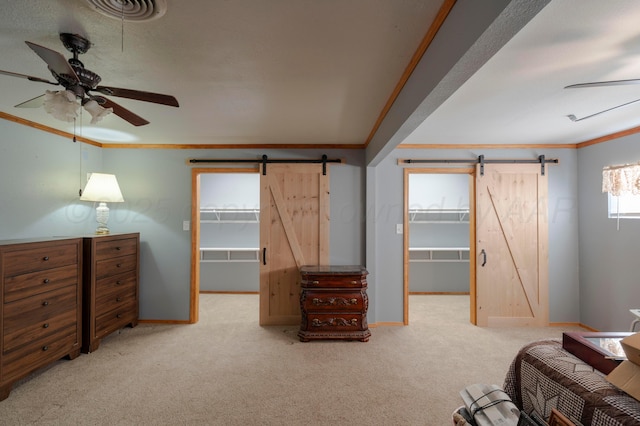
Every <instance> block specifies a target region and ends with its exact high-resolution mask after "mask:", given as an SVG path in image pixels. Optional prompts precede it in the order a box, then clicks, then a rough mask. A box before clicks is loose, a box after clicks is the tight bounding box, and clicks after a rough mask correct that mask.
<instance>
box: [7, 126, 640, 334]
mask: <svg viewBox="0 0 640 426" xmlns="http://www.w3.org/2000/svg"><path fill="white" fill-rule="evenodd" d="M0 132H1V133H2V135H3V137H2V140H0V173H1V177H2V179H0V239H14V238H23V237H45V236H52V235H82V234H86V233H91V232H92V231H93V230H94V229H95V222H94V209H93V205H92V203H86V202H80V201H79V200H78V189H79V188H80V187H83V186H84V184H85V182H86V173H87V172H93V171H102V172H108V173H115V174H116V175H117V176H118V180H119V182H120V185H121V187H122V192H123V195H124V198H125V202H124V203H119V204H111V205H110V207H111V213H112V214H111V219H110V225H111V228H112V232H140V233H141V243H142V253H141V254H142V255H141V276H140V278H141V318H142V319H159V320H163V319H164V320H185V319H187V318H188V310H189V281H190V277H189V264H190V261H191V259H190V242H191V233H190V232H187V231H183V230H182V222H183V221H184V220H190V205H191V172H190V167H189V166H187V165H186V164H185V161H186V159H187V158H193V157H217V158H223V157H226V158H232V157H234V158H256V157H259V156H260V155H262V154H263V153H266V154H267V155H270V156H278V157H287V158H292V157H314V158H315V157H317V156H318V155H319V154H322V153H324V152H321V151H314V150H281V151H266V152H263V151H256V150H247V151H240V150H236V151H233V150H229V151H221V150H214V151H209V152H208V151H203V150H162V149H144V150H142V149H100V148H96V147H93V146H89V145H86V144H81V143H73V142H72V141H70V140H68V139H67V138H62V137H59V136H55V135H51V134H49V133H45V132H41V131H38V130H34V129H30V128H28V127H25V126H21V125H18V124H15V123H12V122H10V121H6V120H0ZM327 154H328V155H330V156H332V157H333V156H337V157H340V158H345V159H346V160H347V163H348V165H343V166H331V261H332V262H333V263H341V264H351V263H362V264H364V265H365V266H366V267H367V269H368V270H369V272H370V276H369V279H368V281H369V296H370V310H369V315H370V316H369V319H370V322H372V323H373V322H378V323H385V322H401V321H402V319H403V312H402V306H403V299H402V296H403V294H402V262H403V259H402V235H399V234H396V232H395V226H396V224H398V223H402V220H403V218H402V212H403V206H402V203H403V200H402V194H403V188H402V185H403V174H402V168H401V167H399V166H398V165H397V163H396V162H397V159H398V158H470V159H473V158H476V157H477V155H479V154H485V155H486V157H487V158H535V157H537V155H539V154H545V155H546V156H547V157H550V158H551V157H554V158H559V159H560V164H558V165H550V166H549V168H548V172H549V257H550V259H549V292H550V320H551V321H552V322H578V321H580V322H582V323H584V324H586V325H588V326H590V327H593V328H596V329H600V330H604V331H613V330H621V329H624V330H626V329H627V328H628V326H629V323H630V321H631V319H632V317H631V315H630V314H629V312H628V309H629V308H635V307H638V305H640V286H638V284H637V277H638V276H639V275H640V274H639V273H638V272H640V271H638V266H637V264H638V262H637V260H636V257H637V255H636V253H637V250H638V237H639V236H640V221H638V220H631V219H630V220H623V221H622V223H621V230H620V231H616V229H615V220H613V219H607V214H606V208H607V203H606V201H607V200H606V195H605V194H602V193H601V192H600V179H601V171H602V167H603V166H605V165H609V164H619V163H627V162H635V161H638V160H640V136H637V135H636V136H629V137H626V138H622V139H620V140H617V141H611V142H608V143H604V144H598V145H594V146H591V147H586V148H581V149H579V150H572V149H545V150H540V151H538V150H529V149H525V150H485V151H478V152H475V151H474V152H471V151H466V150H419V151H415V150H404V149H402V150H400V149H399V150H396V151H394V152H393V153H392V154H391V155H390V156H389V157H388V158H386V159H385V161H383V162H381V163H380V164H379V165H378V166H376V167H364V161H363V152H362V151H352V150H344V151H328V152H327ZM81 158H82V168H80V159H81ZM578 195H579V196H578ZM578 200H579V201H580V203H579V209H578ZM365 201H366V204H365ZM578 210H579V211H580V228H579V230H580V238H579V239H578ZM365 214H366V218H367V222H366V223H365V222H363V220H362V218H363V216H364V215H365ZM365 232H366V238H365ZM578 241H579V244H578ZM365 243H366V247H365ZM365 249H366V253H365ZM365 254H366V260H365ZM578 259H579V260H580V262H578ZM579 276H580V278H581V279H580V281H579V280H578V277H579Z"/></svg>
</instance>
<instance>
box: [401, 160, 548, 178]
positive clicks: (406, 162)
mask: <svg viewBox="0 0 640 426" xmlns="http://www.w3.org/2000/svg"><path fill="white" fill-rule="evenodd" d="M558 162H559V161H558V159H557V158H545V156H544V155H540V156H538V158H537V159H535V160H534V159H530V160H526V159H519V160H514V159H511V160H508V159H495V160H487V159H485V158H484V155H480V156H478V158H477V159H475V160H454V159H448V160H447V159H415V160H414V159H406V160H399V163H402V164H437V163H440V164H442V163H446V164H480V175H484V165H485V164H540V167H541V168H542V175H543V176H544V172H545V167H544V165H545V164H546V163H551V164H558Z"/></svg>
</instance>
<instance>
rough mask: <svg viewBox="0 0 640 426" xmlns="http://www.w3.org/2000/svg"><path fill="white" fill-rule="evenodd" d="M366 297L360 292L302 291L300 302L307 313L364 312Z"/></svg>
mask: <svg viewBox="0 0 640 426" xmlns="http://www.w3.org/2000/svg"><path fill="white" fill-rule="evenodd" d="M364 299H365V297H364V295H363V293H362V292H361V291H360V292H358V291H344V292H340V291H316V290H305V289H303V290H302V293H301V294H300V302H301V303H302V309H303V310H305V311H309V312H311V311H334V312H335V311H344V310H348V311H351V312H354V311H363V310H364Z"/></svg>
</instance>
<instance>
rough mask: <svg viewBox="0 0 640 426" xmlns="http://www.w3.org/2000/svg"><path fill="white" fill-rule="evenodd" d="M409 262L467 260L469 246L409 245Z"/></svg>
mask: <svg viewBox="0 0 640 426" xmlns="http://www.w3.org/2000/svg"><path fill="white" fill-rule="evenodd" d="M409 261H410V262H468V261H469V247H409Z"/></svg>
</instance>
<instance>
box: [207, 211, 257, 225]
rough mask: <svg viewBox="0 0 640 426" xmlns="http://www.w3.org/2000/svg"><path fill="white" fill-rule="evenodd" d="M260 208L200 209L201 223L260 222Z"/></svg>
mask: <svg viewBox="0 0 640 426" xmlns="http://www.w3.org/2000/svg"><path fill="white" fill-rule="evenodd" d="M259 222H260V210H259V209H213V208H212V209H200V223H259Z"/></svg>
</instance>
